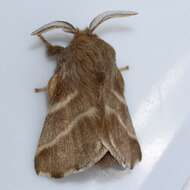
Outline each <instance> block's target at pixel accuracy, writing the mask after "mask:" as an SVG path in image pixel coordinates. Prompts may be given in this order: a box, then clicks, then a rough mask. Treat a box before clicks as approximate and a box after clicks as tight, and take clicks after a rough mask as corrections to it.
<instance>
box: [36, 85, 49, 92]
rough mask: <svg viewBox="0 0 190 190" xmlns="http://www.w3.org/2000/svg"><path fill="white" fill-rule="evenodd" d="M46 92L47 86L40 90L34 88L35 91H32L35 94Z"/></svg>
mask: <svg viewBox="0 0 190 190" xmlns="http://www.w3.org/2000/svg"><path fill="white" fill-rule="evenodd" d="M47 90H48V88H47V86H45V87H42V88H35V89H34V91H35V92H36V93H38V92H47Z"/></svg>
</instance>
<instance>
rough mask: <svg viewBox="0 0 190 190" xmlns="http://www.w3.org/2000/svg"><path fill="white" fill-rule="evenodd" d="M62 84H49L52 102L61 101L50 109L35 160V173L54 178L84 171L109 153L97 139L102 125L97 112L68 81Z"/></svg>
mask: <svg viewBox="0 0 190 190" xmlns="http://www.w3.org/2000/svg"><path fill="white" fill-rule="evenodd" d="M55 77H58V76H55ZM58 78H59V77H58ZM60 81H61V80H57V79H55V78H52V80H51V81H50V83H49V87H48V88H49V90H50V91H51V93H49V94H51V97H50V102H51V101H53V102H55V100H54V99H59V97H60V99H59V101H57V103H54V104H53V106H50V108H49V113H48V115H47V117H46V120H45V123H44V127H43V130H42V133H41V137H40V140H39V145H38V148H37V153H36V157H35V168H36V172H37V173H38V174H42V175H48V176H51V177H55V178H59V177H63V176H65V175H69V174H71V173H75V172H79V171H82V170H84V169H86V168H88V167H90V166H92V165H94V164H95V163H96V162H98V161H99V160H100V159H101V158H102V157H103V156H104V155H105V154H106V152H107V149H106V148H105V147H104V146H103V144H102V142H101V140H100V139H99V138H98V128H97V126H99V125H101V122H102V121H101V116H100V115H99V112H98V110H97V108H96V107H95V106H93V105H91V103H90V101H86V98H87V97H85V95H81V94H80V92H78V91H77V90H76V89H74V88H73V87H72V84H71V83H70V85H68V81H67V79H64V80H63V81H61V83H60ZM56 86H59V88H56ZM60 88H61V89H60ZM84 102H86V103H85V104H84Z"/></svg>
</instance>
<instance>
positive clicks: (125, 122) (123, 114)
mask: <svg viewBox="0 0 190 190" xmlns="http://www.w3.org/2000/svg"><path fill="white" fill-rule="evenodd" d="M118 75H119V76H117V78H116V81H115V82H114V83H115V88H113V89H112V90H111V91H110V92H109V96H107V98H106V99H107V102H106V106H105V118H104V127H103V131H102V133H101V134H102V142H103V144H104V145H105V147H106V148H107V149H108V150H109V152H110V153H111V155H112V156H113V157H114V158H115V159H116V160H117V161H118V163H119V164H120V165H122V166H123V167H124V168H125V167H126V166H128V167H129V168H131V169H132V168H133V166H134V164H135V163H136V161H140V160H141V157H142V154H141V148H140V145H139V143H138V140H137V137H136V134H135V130H134V127H133V123H132V120H131V117H130V114H129V111H128V107H127V104H126V102H125V99H124V96H123V79H122V76H121V75H120V74H119V73H118Z"/></svg>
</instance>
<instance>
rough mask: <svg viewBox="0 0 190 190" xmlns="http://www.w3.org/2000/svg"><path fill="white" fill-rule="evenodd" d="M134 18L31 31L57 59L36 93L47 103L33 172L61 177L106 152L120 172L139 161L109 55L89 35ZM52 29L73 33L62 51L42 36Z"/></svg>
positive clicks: (105, 46) (100, 19)
mask: <svg viewBox="0 0 190 190" xmlns="http://www.w3.org/2000/svg"><path fill="white" fill-rule="evenodd" d="M135 14H136V12H132V11H108V12H104V13H102V14H100V15H98V16H97V17H95V18H94V20H93V21H92V22H91V23H90V25H89V27H88V28H87V29H85V30H79V29H77V28H75V27H74V26H72V25H71V24H70V23H68V22H64V21H56V22H52V23H49V24H47V25H45V26H43V27H41V28H39V29H38V30H36V31H34V32H33V33H32V35H38V36H39V37H40V39H41V40H42V41H43V43H44V44H45V45H46V47H47V51H48V54H49V55H51V56H54V57H55V58H56V60H57V68H56V70H55V73H54V75H53V76H52V78H51V79H50V80H49V82H48V85H47V87H45V88H41V89H36V91H37V92H38V91H46V92H47V94H48V101H49V111H48V114H47V117H46V119H45V122H44V127H43V130H42V133H41V137H40V140H39V144H38V147H37V152H36V156H35V169H36V172H37V174H42V175H48V176H50V177H55V178H59V177H63V176H65V175H69V174H72V173H76V172H79V171H83V170H84V169H87V168H89V167H91V166H93V165H94V164H96V163H97V162H98V161H100V160H101V159H102V158H103V157H104V156H105V155H106V154H108V153H109V154H111V156H112V157H113V158H114V159H115V160H117V162H118V163H119V164H120V165H121V166H122V167H124V168H125V167H129V168H133V166H134V164H135V163H136V161H140V160H141V149H140V145H139V143H138V140H137V137H136V134H135V131H134V128H133V124H132V120H131V117H130V115H129V112H128V107H127V104H126V101H125V98H124V81H123V78H122V75H121V72H120V70H119V69H118V67H117V66H116V60H115V51H114V49H113V48H112V47H111V46H110V45H109V44H108V43H106V42H105V41H103V40H102V39H100V38H99V37H98V36H97V35H95V34H94V33H93V32H94V30H95V29H96V28H97V26H99V25H100V24H101V23H102V22H104V21H106V20H108V19H110V18H114V17H126V16H131V15H135ZM55 28H61V29H63V30H64V31H65V32H69V33H72V34H73V35H74V38H73V40H72V41H71V43H70V44H69V46H68V47H61V46H54V45H52V44H50V43H49V42H48V41H47V40H46V39H45V38H44V37H43V36H42V33H44V32H47V31H49V30H52V29H55Z"/></svg>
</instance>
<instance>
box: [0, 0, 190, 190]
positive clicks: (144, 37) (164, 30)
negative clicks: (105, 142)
mask: <svg viewBox="0 0 190 190" xmlns="http://www.w3.org/2000/svg"><path fill="white" fill-rule="evenodd" d="M117 9H124V10H134V11H138V12H139V15H138V16H134V17H130V18H127V19H114V20H112V21H111V20H110V21H108V22H106V23H104V24H102V25H101V26H100V27H99V28H98V29H97V31H96V33H97V34H98V35H99V36H100V37H101V38H102V39H104V40H106V41H107V42H109V43H110V44H112V45H113V47H114V48H115V49H116V51H117V63H118V65H119V66H125V65H126V64H128V65H129V66H130V71H128V72H126V73H124V77H125V81H126V96H127V102H128V105H129V109H130V113H131V115H132V119H133V121H134V124H135V129H136V132H137V135H138V137H139V140H140V143H141V145H142V151H143V160H142V162H141V163H140V164H138V165H137V166H136V167H135V169H134V170H132V171H129V170H125V171H119V170H117V169H114V168H112V169H109V170H106V171H102V170H100V169H95V168H92V169H90V170H89V171H86V172H84V173H81V174H77V175H73V176H70V177H66V178H65V179H63V180H50V179H48V178H45V177H38V176H36V174H35V172H34V168H33V157H34V153H35V150H36V145H37V142H38V138H39V135H40V132H41V129H42V124H43V121H44V118H45V115H46V112H47V104H46V103H47V102H46V96H45V94H43V93H42V94H34V93H33V89H34V88H35V87H41V86H44V85H46V84H47V81H48V79H49V78H50V76H51V75H52V72H53V69H54V61H53V60H51V59H48V58H47V57H46V56H45V48H44V46H43V44H42V43H40V42H39V40H38V39H37V38H35V37H32V36H30V33H31V32H32V31H33V30H35V29H37V28H38V27H39V26H42V25H44V24H46V23H48V22H50V21H53V20H66V21H69V22H71V23H72V24H73V25H75V26H78V27H80V28H84V27H85V26H87V25H88V24H89V23H90V21H91V20H92V18H93V17H94V16H96V15H97V14H99V13H101V12H102V11H105V10H117ZM189 19H190V1H189V0H183V1H179V0H167V1H165V0H160V1H151V0H141V1H138V0H133V1H129V0H125V1H123V0H117V1H115V0H96V1H87V0H77V1H76V0H69V1H65V0H62V1H51V0H46V1H39V0H38V1H37V0H28V1H24V0H19V1H11V0H6V1H1V6H0V23H1V32H0V34H1V35H0V52H1V55H0V59H1V63H0V86H1V93H0V115H1V119H0V125H1V132H0V150H1V151H0V154H1V156H0V169H1V172H0V189H2V190H3V189H6V190H17V189H18V190H21V189H27V190H41V189H45V190H55V189H56V190H61V189H73V190H75V189H76V190H80V189H83V190H85V189H87V190H101V189H102V190H103V189H109V190H112V189H127V190H152V189H154V190H160V189H162V190H171V189H172V190H181V189H183V188H186V187H187V186H186V187H185V184H186V183H187V180H188V179H189V177H190V164H189V160H190V152H189V149H188V148H189V144H190V128H189V125H190V117H189V116H190V103H189V97H190V85H189V82H190V25H189ZM46 36H47V37H48V39H49V40H50V41H51V42H52V43H54V44H63V45H66V44H68V43H69V41H70V39H71V37H72V36H71V35H68V34H65V33H63V32H61V31H55V32H53V33H48V34H47V35H46Z"/></svg>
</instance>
